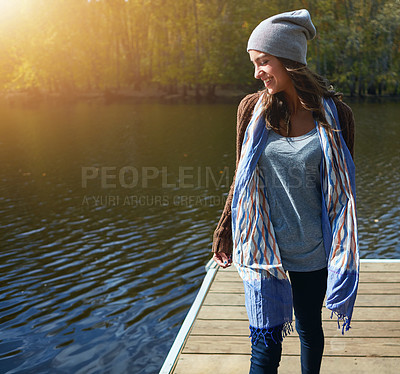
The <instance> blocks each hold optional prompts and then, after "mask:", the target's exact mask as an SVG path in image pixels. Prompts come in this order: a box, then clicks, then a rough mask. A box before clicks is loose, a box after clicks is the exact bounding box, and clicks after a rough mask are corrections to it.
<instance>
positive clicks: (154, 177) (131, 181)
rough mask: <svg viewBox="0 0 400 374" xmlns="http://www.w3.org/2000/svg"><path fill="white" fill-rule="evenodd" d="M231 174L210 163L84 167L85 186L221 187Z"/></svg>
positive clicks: (83, 185) (225, 184)
mask: <svg viewBox="0 0 400 374" xmlns="http://www.w3.org/2000/svg"><path fill="white" fill-rule="evenodd" d="M229 174H230V173H229V167H227V166H225V167H224V168H223V169H222V170H217V171H215V170H213V169H212V168H211V167H210V166H205V167H201V166H198V167H194V166H179V167H178V168H175V169H174V170H173V171H171V170H170V169H168V167H167V166H162V167H154V166H142V167H140V168H137V167H135V166H129V165H128V166H123V167H120V168H117V167H116V166H101V167H95V166H82V188H88V187H100V188H104V189H112V188H119V187H122V188H126V189H133V188H136V187H141V188H150V187H155V186H157V187H161V188H163V189H176V188H179V189H183V188H200V187H202V188H219V187H221V186H229V184H230V179H229V177H230V175H229ZM174 177H175V178H174Z"/></svg>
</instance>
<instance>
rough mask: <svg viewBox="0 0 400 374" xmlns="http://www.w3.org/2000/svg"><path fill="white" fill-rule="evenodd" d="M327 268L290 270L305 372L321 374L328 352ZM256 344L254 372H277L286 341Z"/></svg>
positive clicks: (268, 373)
mask: <svg viewBox="0 0 400 374" xmlns="http://www.w3.org/2000/svg"><path fill="white" fill-rule="evenodd" d="M327 276H328V272H327V269H326V268H325V269H322V270H317V271H311V272H294V271H289V277H290V282H291V284H292V293H293V307H294V314H295V317H296V330H297V333H298V334H299V337H300V342H301V372H302V374H318V373H319V371H320V367H321V360H322V353H323V351H324V333H323V330H322V316H321V314H322V313H321V310H322V304H323V301H324V298H325V293H326V281H327ZM267 343H268V347H266V346H265V344H264V341H263V339H260V340H259V341H258V342H257V344H255V345H252V347H251V348H252V352H251V366H250V374H276V373H277V372H278V366H279V362H280V359H281V354H282V344H281V343H274V341H273V340H272V338H267Z"/></svg>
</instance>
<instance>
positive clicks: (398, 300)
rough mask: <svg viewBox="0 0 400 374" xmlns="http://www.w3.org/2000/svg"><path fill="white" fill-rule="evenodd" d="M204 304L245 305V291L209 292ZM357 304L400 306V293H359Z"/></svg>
mask: <svg viewBox="0 0 400 374" xmlns="http://www.w3.org/2000/svg"><path fill="white" fill-rule="evenodd" d="M204 305H227V306H228V305H229V306H233V305H244V293H232V294H225V293H218V292H209V294H208V295H207V298H206V300H205V301H204ZM356 306H369V307H370V306H381V307H382V306H387V307H391V306H392V307H393V306H395V307H400V297H399V295H357V299H356Z"/></svg>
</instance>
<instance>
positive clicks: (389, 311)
mask: <svg viewBox="0 0 400 374" xmlns="http://www.w3.org/2000/svg"><path fill="white" fill-rule="evenodd" d="M330 316H331V312H330V311H329V310H328V309H326V308H322V318H323V320H330ZM197 318H198V319H220V320H234V319H236V320H245V321H248V319H247V312H246V308H245V307H244V305H237V306H229V307H221V306H216V305H203V307H202V308H201V310H200V313H199V315H198V317H197ZM354 321H372V322H375V321H400V310H399V308H396V307H386V308H384V307H373V308H366V307H357V308H355V309H354V313H353V322H354Z"/></svg>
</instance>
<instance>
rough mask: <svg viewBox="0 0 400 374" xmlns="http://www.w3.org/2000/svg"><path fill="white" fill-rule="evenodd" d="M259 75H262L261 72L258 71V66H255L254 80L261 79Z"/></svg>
mask: <svg viewBox="0 0 400 374" xmlns="http://www.w3.org/2000/svg"><path fill="white" fill-rule="evenodd" d="M261 75H262V70H261V69H260V66H255V67H254V78H256V79H261Z"/></svg>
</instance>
